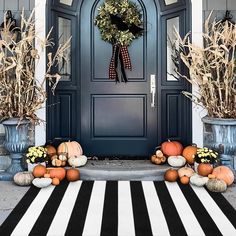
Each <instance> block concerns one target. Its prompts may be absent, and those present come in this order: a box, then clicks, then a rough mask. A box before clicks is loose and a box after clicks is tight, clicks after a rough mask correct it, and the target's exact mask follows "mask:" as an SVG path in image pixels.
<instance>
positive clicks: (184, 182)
mask: <svg viewBox="0 0 236 236" xmlns="http://www.w3.org/2000/svg"><path fill="white" fill-rule="evenodd" d="M189 180H190V178H189V177H188V176H186V175H184V176H182V177H181V178H180V182H181V184H188V183H189Z"/></svg>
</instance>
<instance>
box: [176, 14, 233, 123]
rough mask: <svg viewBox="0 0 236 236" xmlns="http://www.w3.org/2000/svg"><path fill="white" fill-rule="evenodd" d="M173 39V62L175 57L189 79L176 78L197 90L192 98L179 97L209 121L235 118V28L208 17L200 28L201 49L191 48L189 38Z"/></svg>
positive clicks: (177, 36) (227, 23) (230, 23)
mask: <svg viewBox="0 0 236 236" xmlns="http://www.w3.org/2000/svg"><path fill="white" fill-rule="evenodd" d="M176 38H177V40H176V42H175V44H174V45H177V46H176V48H175V49H174V51H173V54H174V55H173V58H175V59H176V53H177V54H178V57H179V58H180V59H181V60H182V61H183V63H184V64H185V65H186V67H187V68H188V70H189V76H185V75H181V74H180V73H179V72H178V74H179V76H180V77H182V78H185V79H186V80H187V81H189V82H190V83H191V84H192V85H197V87H198V91H197V92H196V93H194V94H193V93H189V92H183V94H184V95H186V96H187V97H188V98H190V99H191V100H192V101H193V102H194V103H195V104H197V105H200V106H202V107H203V108H205V109H206V110H207V112H208V116H210V117H214V118H226V119H227V118H236V48H235V47H236V25H235V24H233V23H232V22H230V21H222V20H218V21H217V20H213V21H211V14H210V15H209V17H208V18H207V19H206V21H205V24H204V32H203V34H202V39H203V47H199V46H196V45H194V44H193V43H192V42H191V39H190V34H187V35H186V36H185V37H184V38H181V37H180V35H179V34H178V32H177V31H176ZM175 62H176V61H175Z"/></svg>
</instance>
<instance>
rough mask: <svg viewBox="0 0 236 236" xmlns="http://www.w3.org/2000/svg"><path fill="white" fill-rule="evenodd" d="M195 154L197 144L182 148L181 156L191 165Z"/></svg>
mask: <svg viewBox="0 0 236 236" xmlns="http://www.w3.org/2000/svg"><path fill="white" fill-rule="evenodd" d="M196 154H197V146H194V145H193V146H187V147H185V148H184V150H183V153H182V156H183V157H184V158H185V159H186V161H187V163H188V164H190V165H192V164H193V163H194V156H195V155H196Z"/></svg>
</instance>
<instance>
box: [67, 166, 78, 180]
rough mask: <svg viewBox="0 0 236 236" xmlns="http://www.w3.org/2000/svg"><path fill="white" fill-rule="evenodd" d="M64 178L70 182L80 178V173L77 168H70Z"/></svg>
mask: <svg viewBox="0 0 236 236" xmlns="http://www.w3.org/2000/svg"><path fill="white" fill-rule="evenodd" d="M66 179H67V180H68V181H70V182H73V181H77V180H79V179H80V173H79V170H78V169H75V168H71V169H68V170H67V171H66Z"/></svg>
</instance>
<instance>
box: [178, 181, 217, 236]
mask: <svg viewBox="0 0 236 236" xmlns="http://www.w3.org/2000/svg"><path fill="white" fill-rule="evenodd" d="M178 184H179V187H180V189H181V190H182V192H183V194H184V197H185V199H186V200H187V202H188V204H189V206H190V207H191V209H192V211H193V213H194V215H195V217H196V218H197V220H198V222H199V224H200V226H201V227H202V229H203V231H204V233H205V234H206V235H212V236H218V235H222V233H221V232H220V230H219V229H218V228H217V225H216V224H215V222H214V221H213V219H212V218H211V216H210V215H209V213H208V212H207V210H206V209H205V207H204V206H203V204H202V203H201V201H200V199H199V198H198V197H197V195H196V193H195V192H194V190H193V189H192V188H191V186H190V185H183V184H181V183H179V182H178Z"/></svg>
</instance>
